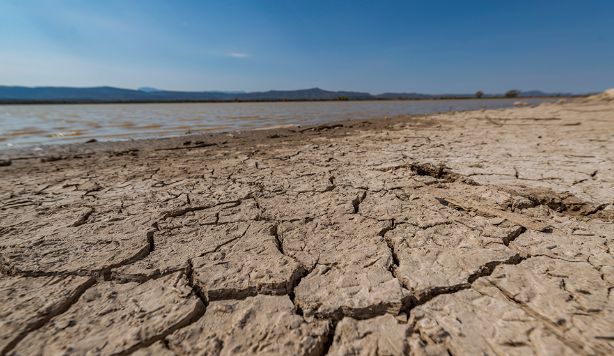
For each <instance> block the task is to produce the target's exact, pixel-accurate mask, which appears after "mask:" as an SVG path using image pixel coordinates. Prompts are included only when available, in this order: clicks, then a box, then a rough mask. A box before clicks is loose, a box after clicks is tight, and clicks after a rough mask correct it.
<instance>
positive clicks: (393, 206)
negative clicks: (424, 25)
mask: <svg viewBox="0 0 614 356" xmlns="http://www.w3.org/2000/svg"><path fill="white" fill-rule="evenodd" d="M327 127H328V129H327ZM187 140H188V139H187V138H181V137H179V138H171V139H159V140H144V141H134V142H121V143H114V144H106V143H95V144H82V145H69V146H58V147H48V148H46V149H45V151H44V152H42V153H40V151H38V153H39V156H33V155H32V154H31V152H32V151H28V150H27V149H22V150H21V151H20V150H13V151H11V150H6V151H3V152H0V156H1V157H0V159H2V160H3V161H7V162H8V160H9V159H10V160H11V161H10V165H5V166H3V167H0V177H2V179H1V182H2V184H1V185H0V236H1V238H0V272H1V274H0V315H1V317H0V354H2V355H4V354H7V355H59V354H62V355H73V354H74V355H128V354H133V355H143V356H146V355H168V356H170V355H231V354H232V355H234V354H240V355H255V354H267V355H611V354H613V353H614V296H613V293H612V290H613V288H614V251H613V248H614V205H613V204H614V156H613V155H612V152H614V96H612V95H609V94H607V93H606V94H601V95H599V96H597V97H592V98H588V99H579V100H576V101H573V102H566V103H557V104H550V103H548V104H542V105H540V106H537V107H524V108H516V109H505V110H486V111H473V112H459V113H448V114H436V115H423V116H413V117H396V118H384V119H379V120H348V121H344V122H342V123H340V124H339V125H332V126H322V127H316V128H314V129H313V130H311V129H306V130H305V129H301V130H295V129H292V128H279V129H274V130H272V131H270V130H269V131H258V130H255V131H249V132H238V133H233V134H232V135H227V134H225V133H222V134H216V135H200V136H197V135H192V136H189V140H190V141H197V140H198V141H202V142H205V143H206V144H202V145H198V147H193V145H190V144H188V145H184V141H187Z"/></svg>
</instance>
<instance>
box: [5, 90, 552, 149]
mask: <svg viewBox="0 0 614 356" xmlns="http://www.w3.org/2000/svg"><path fill="white" fill-rule="evenodd" d="M518 100H519V99H486V100H484V99H481V100H480V99H471V100H391V101H347V102H331V101H326V102H273V103H180V104H175V103H173V104H170V103H169V104H83V105H75V104H71V105H3V106H0V145H4V146H5V147H6V146H17V145H39V144H57V143H70V142H84V141H87V140H89V139H92V138H95V139H97V140H98V141H109V140H122V139H136V138H151V137H167V136H175V135H183V134H185V133H186V132H191V133H197V132H210V131H230V130H244V129H253V128H261V127H271V126H278V125H289V124H296V125H309V124H317V123H323V122H330V121H338V120H344V119H348V118H349V119H368V118H379V117H384V116H398V115H414V114H428V113H437V112H448V111H459V110H477V109H480V107H482V106H484V105H485V106H486V108H488V109H500V108H508V107H512V106H513V103H514V102H515V101H518ZM522 101H525V102H527V103H529V104H531V105H536V104H539V103H542V102H544V101H552V99H522Z"/></svg>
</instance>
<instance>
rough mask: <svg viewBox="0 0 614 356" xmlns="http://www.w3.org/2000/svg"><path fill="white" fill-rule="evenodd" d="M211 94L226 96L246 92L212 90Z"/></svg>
mask: <svg viewBox="0 0 614 356" xmlns="http://www.w3.org/2000/svg"><path fill="white" fill-rule="evenodd" d="M209 93H224V94H245V93H246V92H244V91H242V90H239V91H222V90H210V91H209Z"/></svg>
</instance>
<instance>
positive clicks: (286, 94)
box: [236, 88, 374, 100]
mask: <svg viewBox="0 0 614 356" xmlns="http://www.w3.org/2000/svg"><path fill="white" fill-rule="evenodd" d="M338 96H347V97H348V98H350V99H367V98H373V97H374V96H373V95H371V94H369V93H361V92H355V91H328V90H322V89H320V88H312V89H302V90H269V91H265V92H255V93H246V94H240V95H236V98H237V99H239V100H271V99H275V100H283V99H287V100H317V99H335V98H336V97H338Z"/></svg>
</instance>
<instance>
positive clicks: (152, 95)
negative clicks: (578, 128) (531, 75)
mask: <svg viewBox="0 0 614 356" xmlns="http://www.w3.org/2000/svg"><path fill="white" fill-rule="evenodd" d="M555 95H556V94H549V93H544V92H541V91H538V90H532V91H525V92H521V93H520V95H519V96H520V97H528V96H555ZM560 95H562V96H565V95H571V94H570V93H560ZM495 96H503V95H502V94H499V95H496V94H485V95H484V97H495ZM337 97H347V98H349V99H398V98H403V99H434V98H471V97H474V95H473V94H437V95H432V94H420V93H383V94H379V95H372V94H370V93H365V92H355V91H328V90H322V89H320V88H311V89H301V90H269V91H265V92H253V93H246V92H242V91H234V92H223V91H202V92H195V91H168V90H158V89H155V88H149V87H143V88H139V89H138V90H131V89H121V88H113V87H93V88H70V87H35V88H30V87H18V86H0V102H20V101H26V102H32V101H51V102H97V101H100V102H108V101H145V102H146V101H214V100H219V101H232V100H284V99H286V100H320V99H324V100H327V99H329V100H330V99H335V98H337Z"/></svg>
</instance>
